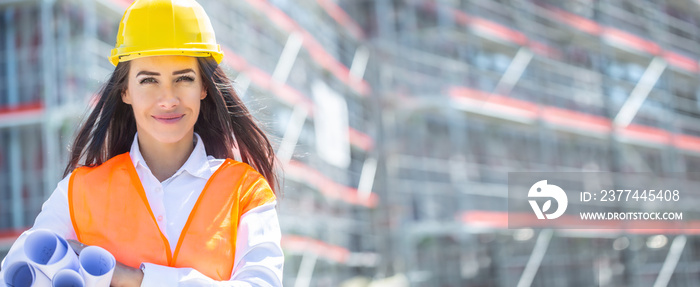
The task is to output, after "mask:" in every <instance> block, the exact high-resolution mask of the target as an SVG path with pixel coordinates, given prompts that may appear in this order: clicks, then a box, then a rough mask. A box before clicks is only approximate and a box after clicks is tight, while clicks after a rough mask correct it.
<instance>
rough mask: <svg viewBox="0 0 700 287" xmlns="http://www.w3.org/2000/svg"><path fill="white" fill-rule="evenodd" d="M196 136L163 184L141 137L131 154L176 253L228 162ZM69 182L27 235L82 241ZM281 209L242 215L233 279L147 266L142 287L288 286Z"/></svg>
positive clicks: (272, 206)
mask: <svg viewBox="0 0 700 287" xmlns="http://www.w3.org/2000/svg"><path fill="white" fill-rule="evenodd" d="M195 137H196V141H197V143H196V144H195V147H194V150H193V151H192V153H191V154H190V156H189V158H188V159H187V161H186V162H185V164H183V165H182V167H180V169H179V170H178V171H177V172H175V174H174V175H173V176H171V177H170V178H168V179H166V180H165V181H163V182H160V181H159V180H158V179H157V178H156V177H155V176H154V175H153V173H151V170H150V169H149V168H148V166H147V164H146V161H145V160H144V159H143V156H142V155H141V151H140V150H139V145H138V134H137V135H136V136H134V141H133V143H132V144H131V150H130V152H129V155H130V156H131V161H132V162H133V164H134V167H135V168H136V173H137V174H138V176H139V179H140V180H141V184H142V185H143V189H144V191H145V192H146V198H147V199H148V203H149V204H150V206H151V210H152V211H153V216H154V217H155V218H156V220H157V222H158V227H159V228H160V231H161V233H163V235H165V237H166V238H167V239H168V242H169V243H170V250H175V245H177V242H178V240H179V238H180V235H181V234H180V233H181V232H182V229H183V227H184V226H185V223H186V222H187V219H188V217H189V215H190V212H191V211H192V207H193V206H194V204H195V203H196V201H197V198H198V197H199V195H200V193H201V192H202V190H203V189H204V186H205V184H206V182H207V180H209V177H211V175H212V174H213V173H214V172H215V171H216V170H217V169H218V168H219V167H220V166H221V164H222V163H223V162H224V160H223V159H216V158H214V157H212V156H207V154H206V151H205V149H204V144H203V143H202V139H201V138H200V137H199V135H198V134H196V133H195ZM69 179H70V175H68V176H66V177H65V178H64V179H63V180H61V181H60V182H59V183H58V186H57V187H56V190H54V192H53V194H51V196H50V197H49V199H48V200H47V201H46V202H45V203H44V205H43V206H42V209H41V212H40V213H39V215H38V216H37V218H36V221H35V222H34V226H33V227H32V228H31V229H30V230H28V231H27V232H29V231H31V230H34V229H41V228H43V229H49V230H52V231H54V232H56V233H57V234H59V235H61V236H63V237H65V238H66V239H77V237H76V234H75V230H74V229H73V224H72V222H71V218H70V212H69V207H68V182H69ZM275 205H276V201H275V202H271V203H267V204H264V205H261V206H258V207H255V208H253V209H251V210H249V211H248V212H246V213H245V214H243V215H242V216H241V218H240V222H239V225H238V233H237V234H238V235H237V238H236V253H235V262H234V265H233V272H232V273H231V280H230V281H225V282H217V281H214V280H213V279H210V278H208V277H206V276H205V275H203V274H202V273H200V272H199V271H197V270H194V269H192V268H174V267H167V266H162V265H156V264H151V263H148V262H144V263H143V265H142V269H143V271H144V277H143V283H142V284H141V286H282V267H283V264H284V254H283V253H282V248H281V247H280V238H281V232H280V227H279V221H278V218H277V211H276V210H275ZM27 232H24V233H23V234H22V235H20V237H19V238H18V239H17V241H15V243H14V244H13V246H12V248H11V249H10V252H9V253H8V254H11V253H12V252H13V249H15V248H16V246H18V245H21V244H18V242H23V240H24V239H25V237H26V233H27ZM3 267H4V261H3ZM3 269H4V268H3ZM2 275H3V272H2V271H0V283H3V284H0V285H2V286H4V282H3V280H2V278H3V276H2Z"/></svg>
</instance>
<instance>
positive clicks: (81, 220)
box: [68, 153, 275, 281]
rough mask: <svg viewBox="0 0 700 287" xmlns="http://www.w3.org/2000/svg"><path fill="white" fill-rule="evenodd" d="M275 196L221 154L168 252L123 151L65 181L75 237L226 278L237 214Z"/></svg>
mask: <svg viewBox="0 0 700 287" xmlns="http://www.w3.org/2000/svg"><path fill="white" fill-rule="evenodd" d="M273 200H275V194H274V193H273V192H272V190H271V189H270V186H269V185H268V183H267V181H266V180H265V178H264V177H263V176H262V175H260V173H258V172H257V171H255V170H254V169H253V168H252V167H250V166H249V165H247V164H245V163H241V162H237V161H234V160H231V159H227V160H226V161H225V162H224V163H223V164H222V165H221V167H219V169H218V170H217V171H216V172H214V174H213V175H212V176H211V177H210V178H209V180H208V181H207V183H206V185H205V186H204V190H202V193H201V195H200V196H199V198H198V199H197V202H196V203H195V205H194V207H193V208H192V212H191V213H190V215H189V218H188V219H187V223H186V224H185V226H184V228H183V229H182V233H181V234H180V240H179V241H178V242H177V247H176V248H175V252H174V253H173V252H171V250H170V243H169V242H168V240H167V239H166V237H165V236H164V235H163V234H162V233H161V231H160V229H159V228H158V224H157V223H156V219H155V217H154V215H153V212H152V211H151V207H150V205H149V204H148V199H147V198H146V193H145V192H144V190H143V185H141V181H140V180H139V177H138V174H137V173H136V169H135V168H134V165H133V163H132V161H131V157H130V156H129V153H124V154H121V155H118V156H115V157H113V158H111V159H110V160H108V161H106V162H105V163H103V164H102V165H100V166H97V167H80V168H77V169H75V170H74V171H73V174H72V176H71V178H70V183H69V187H68V204H69V207H70V217H71V220H72V222H73V228H74V229H75V233H76V234H77V237H78V240H79V241H80V242H82V243H84V244H87V245H97V246H100V247H102V248H105V249H107V250H108V251H109V252H111V253H112V254H113V255H114V257H115V258H116V259H117V261H119V262H121V263H123V264H125V265H128V266H131V267H134V268H139V266H140V265H141V263H142V262H147V263H153V264H158V265H163V266H170V267H189V268H194V269H196V270H197V271H199V272H201V273H202V274H204V275H206V276H208V277H210V278H212V279H215V280H220V281H221V280H229V279H230V277H231V271H232V270H233V263H234V256H235V251H236V232H237V230H238V222H239V219H240V217H241V215H243V214H244V213H245V212H246V211H248V210H250V209H252V208H254V207H256V206H260V205H263V204H265V203H269V202H272V201H273Z"/></svg>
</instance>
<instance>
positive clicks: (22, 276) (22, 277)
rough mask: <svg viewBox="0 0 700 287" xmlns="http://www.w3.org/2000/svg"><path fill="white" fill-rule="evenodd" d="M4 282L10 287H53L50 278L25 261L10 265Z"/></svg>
mask: <svg viewBox="0 0 700 287" xmlns="http://www.w3.org/2000/svg"><path fill="white" fill-rule="evenodd" d="M3 280H5V284H7V286H10V287H25V286H27V287H28V286H51V280H49V277H46V275H44V274H43V273H41V272H40V271H39V270H37V269H36V268H34V266H32V265H31V264H29V263H27V262H24V261H18V262H14V263H12V264H8V266H7V269H5V274H4V276H3Z"/></svg>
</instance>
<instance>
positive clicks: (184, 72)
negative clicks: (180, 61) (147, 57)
mask: <svg viewBox="0 0 700 287" xmlns="http://www.w3.org/2000/svg"><path fill="white" fill-rule="evenodd" d="M189 72H192V73H194V74H195V75H196V74H197V73H195V72H194V70H192V69H184V70H179V71H175V72H173V75H180V74H187V73H189ZM141 75H146V76H160V73H156V72H150V71H140V72H138V73H137V74H136V76H137V77H138V76H141Z"/></svg>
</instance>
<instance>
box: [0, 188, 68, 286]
mask: <svg viewBox="0 0 700 287" xmlns="http://www.w3.org/2000/svg"><path fill="white" fill-rule="evenodd" d="M69 181H70V174H69V175H68V176H66V177H65V178H64V179H63V180H61V181H60V182H58V186H57V187H56V189H55V190H54V191H53V193H52V194H51V196H50V197H49V199H48V200H46V202H44V205H42V207H41V212H40V213H39V215H37V217H36V220H35V221H34V226H32V228H30V229H29V230H27V231H25V232H23V233H22V234H21V235H20V236H19V237H18V238H17V240H15V242H14V243H13V244H12V247H10V251H8V253H7V256H6V257H5V259H3V261H2V264H1V265H0V266H2V268H1V269H2V270H0V286H5V282H4V280H3V278H4V272H3V270H4V269H5V267H7V266H5V261H7V258H10V257H11V256H12V254H14V253H15V252H17V251H18V249H19V248H20V246H24V241H25V240H26V237H27V234H28V232H30V231H32V230H35V229H48V230H51V231H53V232H56V233H57V234H58V235H61V236H63V237H64V238H65V239H77V237H76V234H75V230H74V229H73V223H72V222H71V219H70V211H69V207H68V182H69Z"/></svg>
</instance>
